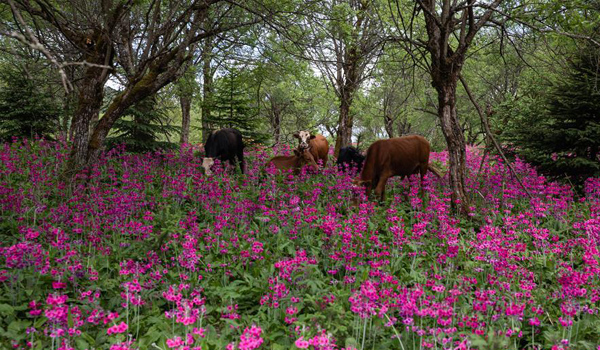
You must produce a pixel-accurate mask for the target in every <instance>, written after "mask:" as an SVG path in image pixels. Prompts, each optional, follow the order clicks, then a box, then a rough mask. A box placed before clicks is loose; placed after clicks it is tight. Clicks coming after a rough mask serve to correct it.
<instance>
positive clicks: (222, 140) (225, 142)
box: [202, 129, 244, 176]
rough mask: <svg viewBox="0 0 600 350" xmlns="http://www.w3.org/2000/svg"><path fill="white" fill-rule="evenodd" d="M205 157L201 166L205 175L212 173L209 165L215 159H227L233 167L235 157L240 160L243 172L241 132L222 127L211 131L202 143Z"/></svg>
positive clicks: (222, 160)
mask: <svg viewBox="0 0 600 350" xmlns="http://www.w3.org/2000/svg"><path fill="white" fill-rule="evenodd" d="M204 150H205V157H204V159H203V160H202V167H203V168H204V170H205V171H206V175H208V176H210V175H212V171H211V167H212V166H213V164H214V163H215V159H219V160H220V161H221V162H225V161H229V163H231V165H233V166H234V167H235V159H236V158H237V160H238V161H239V162H240V169H241V170H242V174H243V173H244V142H243V141H242V134H241V133H240V132H239V130H236V129H222V130H218V131H213V132H212V133H211V134H210V135H209V136H208V139H207V140H206V144H205V145H204Z"/></svg>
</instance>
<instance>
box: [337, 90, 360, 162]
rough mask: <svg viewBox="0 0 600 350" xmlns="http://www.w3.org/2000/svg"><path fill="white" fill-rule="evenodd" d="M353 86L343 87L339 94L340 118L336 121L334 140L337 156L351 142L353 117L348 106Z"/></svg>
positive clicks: (350, 103)
mask: <svg viewBox="0 0 600 350" xmlns="http://www.w3.org/2000/svg"><path fill="white" fill-rule="evenodd" d="M354 90H355V89H354V88H353V87H348V86H346V87H344V88H343V89H342V93H341V94H340V118H339V121H338V130H337V137H336V140H335V153H334V156H335V157H337V156H338V155H339V154H340V150H341V149H342V148H343V147H347V146H350V145H351V144H352V128H353V126H354V117H353V116H352V114H350V106H351V105H352V99H353V96H354Z"/></svg>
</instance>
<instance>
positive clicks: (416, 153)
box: [353, 135, 442, 201]
mask: <svg viewBox="0 0 600 350" xmlns="http://www.w3.org/2000/svg"><path fill="white" fill-rule="evenodd" d="M429 151H430V147H429V142H427V140H426V139H425V138H424V137H422V136H419V135H410V136H404V137H397V138H392V139H388V140H379V141H375V142H374V143H373V144H372V145H371V146H370V147H369V149H368V150H367V158H366V160H365V164H364V166H363V169H362V172H361V173H360V177H359V178H358V179H356V180H354V181H353V182H354V184H356V185H363V186H365V189H366V193H367V197H368V196H369V194H370V193H371V191H372V190H373V189H375V194H376V195H377V197H378V199H380V200H381V201H383V200H384V199H385V184H386V182H387V180H388V179H389V178H390V177H392V176H402V178H405V177H406V176H410V175H412V174H417V173H420V174H421V189H422V188H423V177H424V176H425V174H426V173H427V170H429V171H431V172H433V173H434V174H435V175H436V176H438V177H441V176H442V175H441V173H440V172H439V170H437V169H436V168H435V167H433V166H432V165H431V164H429Z"/></svg>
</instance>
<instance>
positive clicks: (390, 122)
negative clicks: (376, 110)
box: [383, 113, 394, 139]
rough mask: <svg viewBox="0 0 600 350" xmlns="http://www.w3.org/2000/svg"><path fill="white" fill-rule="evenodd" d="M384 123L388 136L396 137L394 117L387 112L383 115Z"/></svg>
mask: <svg viewBox="0 0 600 350" xmlns="http://www.w3.org/2000/svg"><path fill="white" fill-rule="evenodd" d="M383 124H384V127H385V132H387V134H388V137H389V138H390V139H391V138H392V137H394V119H392V118H391V117H390V116H389V115H387V113H384V115H383Z"/></svg>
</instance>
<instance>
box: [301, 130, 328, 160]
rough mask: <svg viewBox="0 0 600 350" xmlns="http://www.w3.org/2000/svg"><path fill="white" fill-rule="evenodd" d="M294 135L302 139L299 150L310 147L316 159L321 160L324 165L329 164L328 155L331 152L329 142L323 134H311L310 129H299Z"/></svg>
mask: <svg viewBox="0 0 600 350" xmlns="http://www.w3.org/2000/svg"><path fill="white" fill-rule="evenodd" d="M294 137H295V138H297V139H298V140H300V143H299V144H298V150H305V149H309V150H310V153H311V154H312V155H313V157H314V158H315V161H317V162H318V161H319V160H320V161H321V162H322V165H323V166H325V165H327V155H328V154H329V143H328V142H327V139H326V138H325V137H324V136H323V135H311V133H310V131H305V130H302V131H298V132H297V133H295V134H294Z"/></svg>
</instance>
